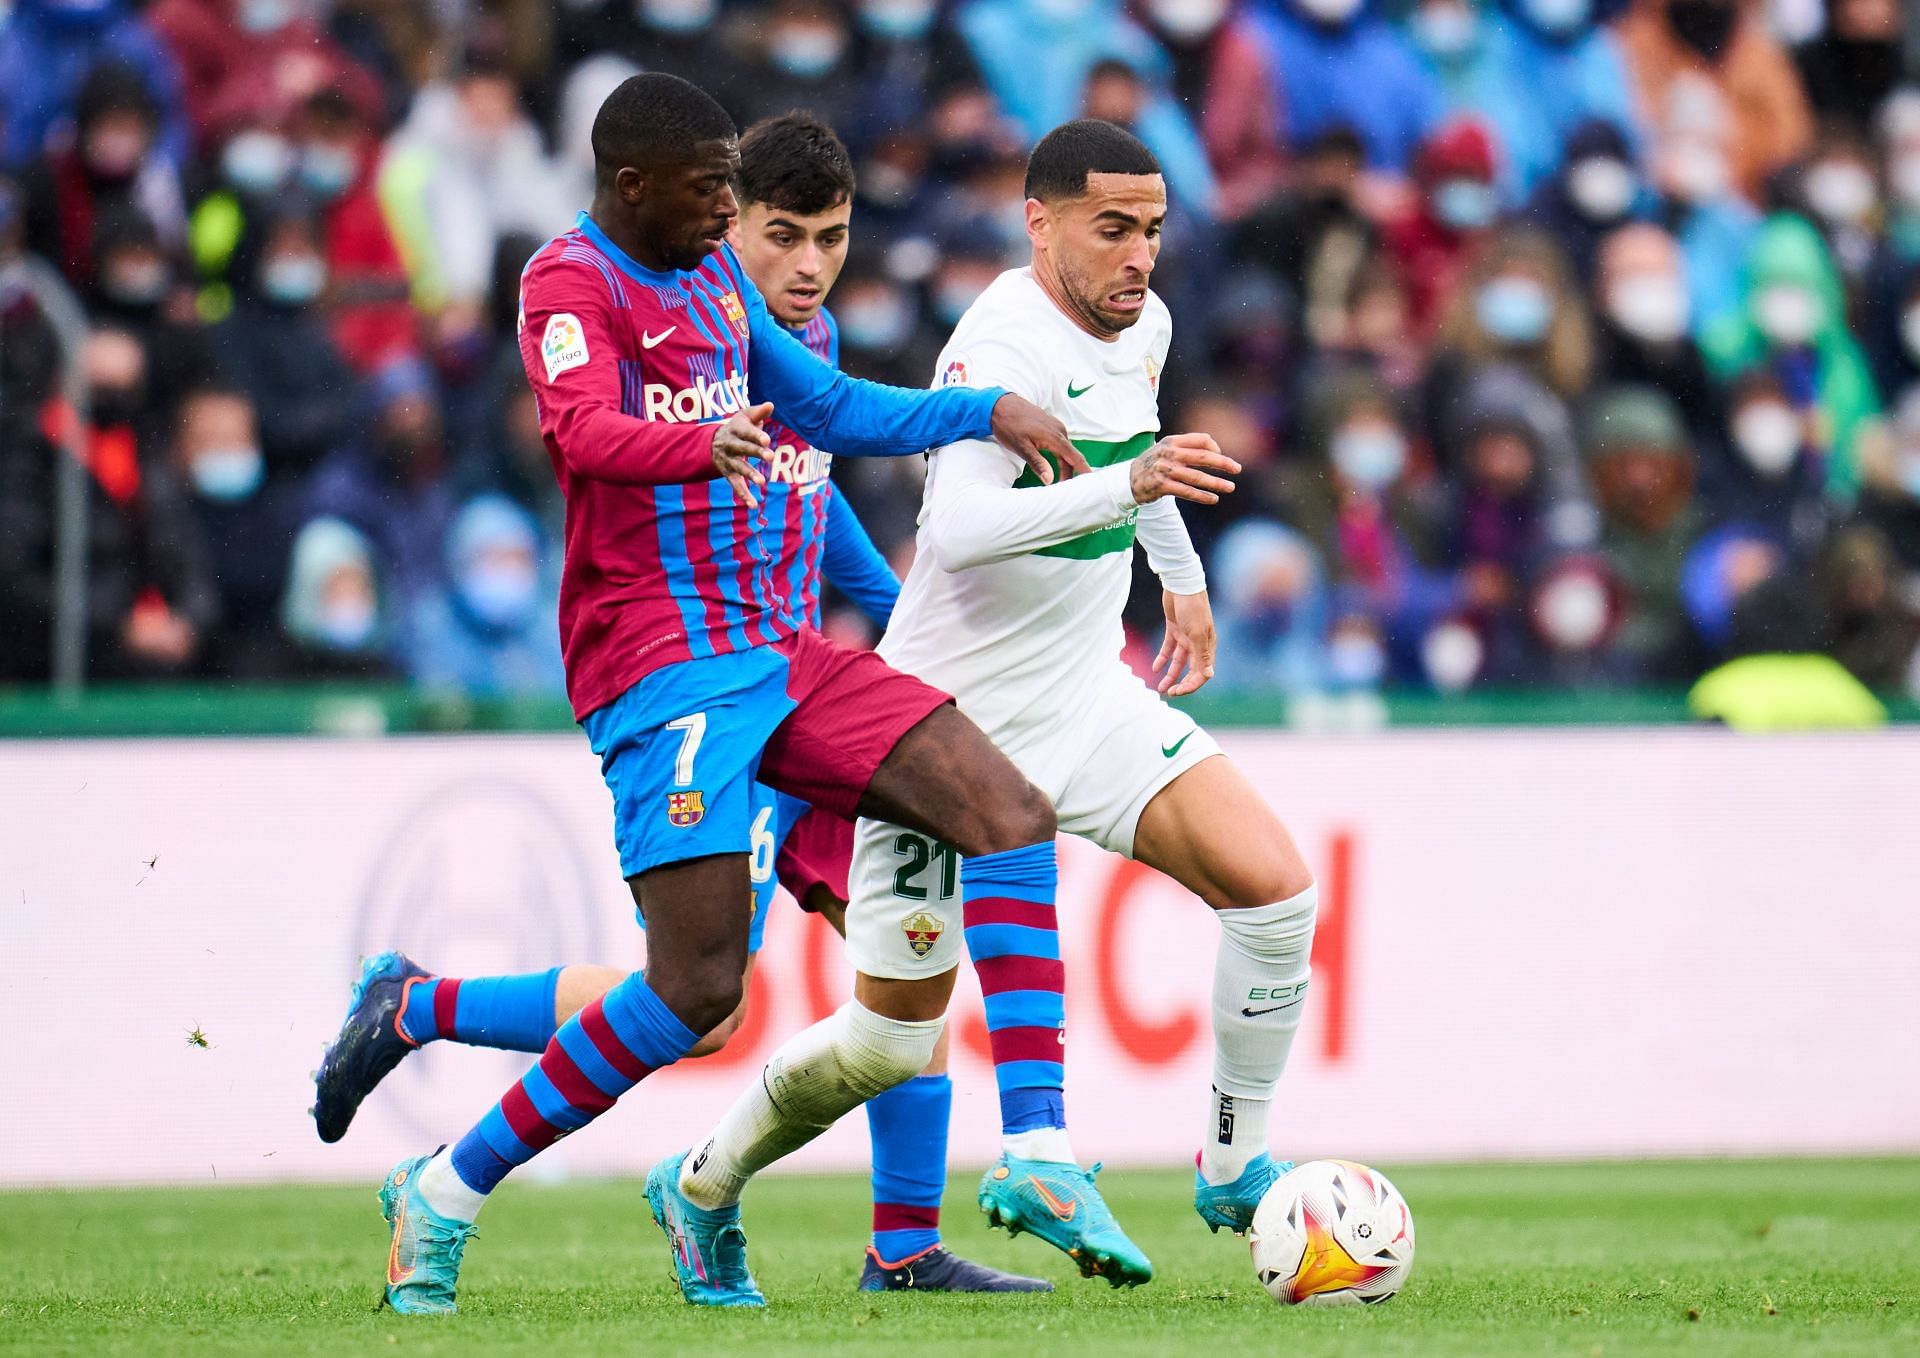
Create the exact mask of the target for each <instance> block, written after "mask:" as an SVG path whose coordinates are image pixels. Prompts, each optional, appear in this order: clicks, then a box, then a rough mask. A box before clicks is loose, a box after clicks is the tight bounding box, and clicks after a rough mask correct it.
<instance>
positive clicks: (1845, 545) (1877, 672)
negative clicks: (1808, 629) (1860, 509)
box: [1819, 527, 1920, 690]
mask: <svg viewBox="0 0 1920 1358" xmlns="http://www.w3.org/2000/svg"><path fill="white" fill-rule="evenodd" d="M1819 581H1820V591H1821V595H1822V599H1823V602H1824V604H1825V612H1826V616H1827V619H1828V625H1829V626H1830V627H1831V629H1832V635H1831V637H1830V638H1829V639H1828V648H1829V649H1830V652H1831V654H1832V655H1833V657H1834V659H1836V660H1838V661H1839V662H1840V663H1841V664H1843V665H1845V666H1846V667H1847V668H1848V669H1849V670H1851V671H1852V672H1853V675H1854V677H1855V678H1856V679H1858V680H1859V681H1860V682H1861V683H1863V684H1865V685H1866V686H1867V687H1868V688H1876V689H1882V690H1888V689H1896V688H1899V687H1900V686H1901V685H1902V684H1903V683H1904V682H1905V681H1906V679H1907V676H1908V675H1909V674H1910V673H1911V672H1912V669H1913V662H1914V655H1915V648H1916V646H1920V615H1916V613H1915V610H1914V608H1913V606H1912V605H1911V604H1910V603H1909V602H1908V601H1907V600H1905V599H1903V598H1902V597H1901V592H1900V588H1899V581H1898V578H1897V575H1896V563H1895V561H1894V555H1893V549H1892V547H1891V546H1890V545H1889V543H1888V542H1887V540H1886V538H1885V537H1884V536H1883V535H1882V534H1881V533H1880V532H1879V531H1878V530H1877V529H1874V528H1870V527H1853V528H1847V529H1843V530H1841V532H1839V533H1838V534H1836V535H1835V536H1834V539H1833V542H1832V543H1831V544H1830V545H1829V546H1828V548H1827V552H1826V556H1825V559H1824V560H1823V561H1822V562H1821V563H1820V575H1819Z"/></svg>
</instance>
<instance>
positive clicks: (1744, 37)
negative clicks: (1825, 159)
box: [1618, 0, 1813, 201]
mask: <svg viewBox="0 0 1920 1358" xmlns="http://www.w3.org/2000/svg"><path fill="white" fill-rule="evenodd" d="M1618 32H1619V35H1620V40H1621V42H1622V43H1623V44H1624V46H1625V48H1626V52H1627V61H1628V64H1629V66H1630V67H1631V68H1632V70H1633V77H1634V82H1635V85H1636V88H1637V90H1638V93H1639V98H1640V101H1641V106H1642V107H1643V108H1645V109H1646V110H1647V113H1648V117H1649V119H1650V121H1651V122H1652V123H1653V124H1654V125H1655V126H1656V127H1657V126H1660V125H1662V124H1664V123H1665V122H1666V120H1667V118H1668V117H1669V114H1670V105H1671V104H1672V103H1673V102H1674V101H1675V100H1681V101H1685V100H1688V99H1694V98H1698V97H1699V96H1698V95H1696V94H1694V93H1693V90H1694V88H1695V87H1698V86H1705V87H1706V88H1708V89H1710V90H1712V91H1713V92H1714V93H1716V94H1717V95H1718V96H1719V98H1720V101H1721V103H1722V104H1723V105H1724V106H1725V107H1726V109H1727V110H1728V112H1729V114H1730V116H1731V119H1732V123H1731V130H1732V136H1731V139H1730V141H1729V144H1728V151H1729V155H1730V169H1731V171H1732V183H1733V185H1734V186H1735V187H1736V188H1737V189H1738V190H1739V191H1740V192H1741V193H1744V194H1745V195H1746V196H1747V197H1748V198H1750V199H1753V200H1755V201H1758V200H1759V197H1760V192H1761V188H1762V186H1763V185H1764V183H1765V181H1766V178H1767V176H1768V175H1770V174H1772V173H1773V172H1774V171H1775V170H1777V169H1779V168H1780V167H1781V166H1783V165H1787V164H1789V163H1791V162H1792V161H1795V160H1798V159H1799V158H1800V157H1801V156H1802V155H1803V154H1805V152H1806V149H1807V146H1808V144H1809V142H1811V140H1812V137H1813V118H1812V115H1811V113H1810V112H1809V110H1808V108H1807V97H1806V94H1805V92H1804V91H1803V90H1802V89H1801V87H1800V77H1799V75H1798V73H1797V72H1796V71H1795V70H1794V68H1793V62H1792V61H1791V60H1789V59H1788V57H1787V54H1786V53H1785V52H1783V51H1782V50H1781V49H1780V45H1779V43H1777V42H1776V41H1774V38H1773V35H1772V34H1770V33H1769V32H1768V31H1767V20H1766V17H1765V13H1764V11H1763V8H1762V6H1761V5H1759V4H1757V3H1753V0H1631V6H1630V8H1629V9H1628V12H1627V15H1626V17H1625V18H1623V19H1622V20H1621V21H1620V26H1619V30H1618Z"/></svg>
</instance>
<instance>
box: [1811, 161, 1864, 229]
mask: <svg viewBox="0 0 1920 1358" xmlns="http://www.w3.org/2000/svg"><path fill="white" fill-rule="evenodd" d="M1806 190H1807V202H1808V203H1809V204H1811V205H1812V207H1813V210H1814V211H1815V212H1817V213H1819V214H1820V215H1821V216H1822V217H1823V218H1825V219H1826V220H1827V221H1829V222H1833V223H1836V224H1840V223H1851V222H1858V221H1860V220H1861V219H1862V218H1864V217H1865V216H1866V215H1867V214H1868V213H1870V212H1872V211H1873V205H1874V202H1875V200H1876V199H1878V198H1879V196H1880V192H1879V190H1878V189H1877V188H1875V186H1874V182H1873V175H1872V174H1871V173H1869V172H1868V170H1867V167H1866V166H1864V165H1861V164H1860V163H1858V162H1857V161H1852V160H1823V161H1821V162H1820V163H1819V164H1818V165H1816V166H1814V167H1813V168H1812V169H1810V170H1808V171H1807V179H1806Z"/></svg>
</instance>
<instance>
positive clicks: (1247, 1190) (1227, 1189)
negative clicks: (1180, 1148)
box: [1193, 1151, 1293, 1235]
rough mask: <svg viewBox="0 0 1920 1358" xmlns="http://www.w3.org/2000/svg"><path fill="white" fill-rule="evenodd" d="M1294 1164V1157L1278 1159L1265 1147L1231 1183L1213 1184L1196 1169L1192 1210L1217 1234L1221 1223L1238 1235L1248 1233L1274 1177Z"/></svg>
mask: <svg viewBox="0 0 1920 1358" xmlns="http://www.w3.org/2000/svg"><path fill="white" fill-rule="evenodd" d="M1292 1168H1293V1161H1291V1160H1280V1161H1275V1160H1274V1158H1273V1157H1272V1156H1271V1155H1268V1154H1267V1153H1266V1152H1265V1151H1261V1152H1260V1154H1258V1155H1256V1156H1254V1157H1253V1159H1251V1160H1249V1161H1247V1167H1246V1168H1245V1169H1243V1170H1241V1171H1240V1177H1239V1178H1237V1179H1235V1180H1234V1181H1233V1182H1232V1183H1230V1184H1210V1183H1208V1182H1207V1181H1206V1180H1205V1179H1203V1178H1201V1177H1200V1171H1199V1170H1198V1169H1196V1170H1194V1171H1193V1210H1194V1211H1196V1212H1198V1213H1199V1214H1200V1220H1202V1221H1204V1222H1206V1223H1207V1225H1208V1226H1209V1227H1211V1228H1212V1229H1213V1231H1214V1233H1215V1234H1218V1233H1219V1231H1220V1228H1221V1227H1222V1226H1224V1227H1226V1228H1227V1229H1228V1230H1229V1231H1232V1232H1233V1233H1234V1234H1235V1235H1245V1234H1246V1233H1247V1231H1248V1229H1249V1228H1251V1227H1252V1225H1253V1213H1254V1209H1255V1208H1257V1207H1259V1206H1260V1199H1262V1198H1264V1197H1266V1196H1267V1190H1268V1189H1269V1188H1272V1187H1273V1181H1274V1180H1275V1179H1278V1178H1279V1177H1280V1176H1281V1175H1282V1174H1285V1173H1286V1172H1287V1171H1288V1170H1290V1169H1292Z"/></svg>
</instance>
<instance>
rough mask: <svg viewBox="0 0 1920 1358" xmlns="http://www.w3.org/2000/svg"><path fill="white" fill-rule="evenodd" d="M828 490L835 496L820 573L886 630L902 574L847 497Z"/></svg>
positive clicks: (870, 618)
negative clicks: (894, 567) (876, 542)
mask: <svg viewBox="0 0 1920 1358" xmlns="http://www.w3.org/2000/svg"><path fill="white" fill-rule="evenodd" d="M826 493H827V494H828V495H830V496H831V497H832V498H831V499H830V500H828V502H827V537H826V546H825V550H824V552H823V553H822V555H821V560H820V573H821V574H822V575H824V576H825V577H826V579H827V583H828V584H830V585H832V586H833V587H834V588H835V589H837V590H839V591H840V592H841V593H842V594H844V595H846V596H847V597H848V598H849V599H851V600H853V602H854V603H855V605H857V606H858V607H859V609H860V611H861V612H862V613H865V614H866V615H867V617H868V619H869V620H871V621H872V623H873V625H874V626H875V627H878V628H879V629H880V630H881V631H883V632H884V631H885V630H886V629H887V624H888V623H889V622H890V621H892V619H893V606H894V604H895V603H897V602H898V601H899V599H900V577H899V576H897V575H895V574H894V573H893V567H891V566H889V565H888V564H887V559H886V558H885V557H884V556H882V555H880V549H879V548H878V547H876V546H874V545H873V539H872V538H870V537H868V536H867V528H866V525H865V524H863V523H861V522H860V516H859V515H858V514H855V513H854V512H853V506H852V505H850V504H848V503H847V497H846V496H845V495H842V494H841V493H840V492H839V490H837V489H830V490H828V491H827V492H826Z"/></svg>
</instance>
